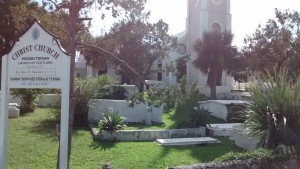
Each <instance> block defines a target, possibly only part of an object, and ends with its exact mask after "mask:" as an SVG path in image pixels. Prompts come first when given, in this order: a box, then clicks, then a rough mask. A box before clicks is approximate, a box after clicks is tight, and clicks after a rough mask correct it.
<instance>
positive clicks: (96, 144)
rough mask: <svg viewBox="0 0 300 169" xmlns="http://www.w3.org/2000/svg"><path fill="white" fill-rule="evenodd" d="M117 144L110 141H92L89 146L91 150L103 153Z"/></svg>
mask: <svg viewBox="0 0 300 169" xmlns="http://www.w3.org/2000/svg"><path fill="white" fill-rule="evenodd" d="M116 144H117V142H112V141H96V140H95V141H93V142H92V144H91V145H90V146H89V147H91V148H93V149H100V150H103V151H106V150H110V149H111V148H113V147H114V146H115V145H116Z"/></svg>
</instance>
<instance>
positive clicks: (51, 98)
mask: <svg viewBox="0 0 300 169" xmlns="http://www.w3.org/2000/svg"><path fill="white" fill-rule="evenodd" d="M60 99H61V96H60V94H41V95H39V97H38V103H37V104H38V107H53V106H57V102H58V101H59V100H60ZM59 106H60V105H59Z"/></svg>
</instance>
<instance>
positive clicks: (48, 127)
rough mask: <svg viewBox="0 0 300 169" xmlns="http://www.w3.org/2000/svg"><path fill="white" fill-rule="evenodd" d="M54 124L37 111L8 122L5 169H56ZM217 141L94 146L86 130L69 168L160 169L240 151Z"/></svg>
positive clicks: (78, 133) (77, 137)
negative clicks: (108, 166)
mask: <svg viewBox="0 0 300 169" xmlns="http://www.w3.org/2000/svg"><path fill="white" fill-rule="evenodd" d="M57 122H58V121H57V119H56V118H55V115H54V114H53V113H50V109H37V110H36V111H35V112H34V113H29V114H26V115H25V116H21V117H19V118H16V119H9V135H8V142H9V143H8V156H7V157H8V159H7V163H8V164H7V165H8V166H7V168H8V169H20V168H22V169H48V168H55V166H56V156H57V148H58V142H57V138H56V134H55V125H56V123H57ZM218 139H219V140H220V141H222V144H219V145H206V146H194V147H161V146H159V145H158V144H156V143H155V142H115V143H112V142H97V141H93V139H92V136H91V134H90V131H89V130H88V129H87V128H76V129H75V130H74V134H73V140H72V141H73V144H72V154H71V162H70V168H71V169H94V168H95V169H97V168H98V169H99V168H101V165H102V164H104V163H107V162H110V163H112V165H113V168H114V169H125V168H130V169H145V168H147V169H160V168H166V167H168V166H178V165H190V164H195V163H203V162H209V161H213V160H215V159H217V158H218V157H220V156H222V155H224V154H227V153H229V152H240V151H241V150H240V149H238V148H236V147H235V145H234V143H233V142H232V141H230V140H229V139H226V138H218ZM216 150H217V151H216Z"/></svg>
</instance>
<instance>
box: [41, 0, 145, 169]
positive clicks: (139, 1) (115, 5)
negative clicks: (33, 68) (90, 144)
mask: <svg viewBox="0 0 300 169" xmlns="http://www.w3.org/2000/svg"><path fill="white" fill-rule="evenodd" d="M43 2H44V4H45V5H47V6H48V7H49V9H50V10H51V11H52V13H59V12H62V11H66V13H67V15H66V20H65V22H64V23H63V26H64V27H65V28H66V30H67V37H68V40H67V44H66V45H65V48H66V51H67V52H68V53H70V54H71V55H72V56H73V57H72V59H71V81H70V96H72V98H71V101H70V113H69V118H70V119H69V135H68V138H69V139H68V140H69V147H68V155H69V158H68V159H70V154H71V140H72V130H73V121H74V111H75V110H74V109H75V105H76V97H77V96H76V92H74V76H73V75H74V66H75V54H76V50H77V49H78V44H79V42H81V39H82V36H81V35H82V34H81V33H82V30H83V29H82V25H84V23H85V21H87V23H86V24H87V25H90V24H89V21H90V20H91V19H92V18H90V17H89V16H88V14H89V10H91V9H92V8H93V7H95V9H97V10H99V11H100V10H102V9H105V10H106V11H107V10H110V11H111V12H112V13H111V14H112V16H113V17H118V16H120V15H121V14H124V15H125V16H128V15H130V14H133V13H134V14H135V15H139V14H140V13H141V11H142V10H143V9H144V4H145V3H146V0H119V1H111V0H101V1H100V0H61V1H59V2H57V1H53V0H44V1H43ZM105 10H102V12H103V13H102V15H101V16H100V17H101V18H99V19H103V18H104V17H105V12H106V11H105ZM68 167H69V160H68Z"/></svg>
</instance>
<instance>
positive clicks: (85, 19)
mask: <svg viewBox="0 0 300 169" xmlns="http://www.w3.org/2000/svg"><path fill="white" fill-rule="evenodd" d="M92 19H93V18H78V19H77V23H79V22H82V21H90V20H92Z"/></svg>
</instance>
